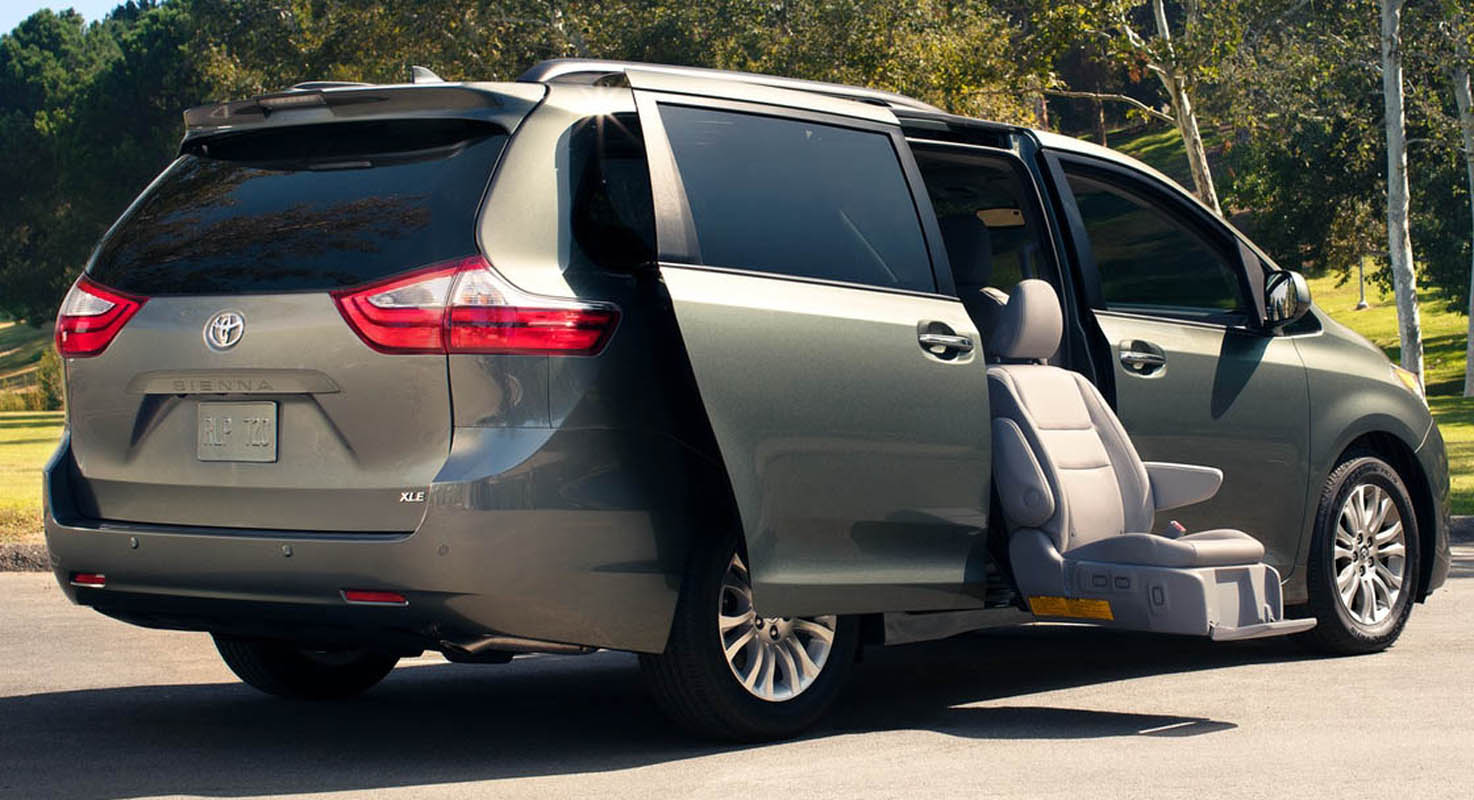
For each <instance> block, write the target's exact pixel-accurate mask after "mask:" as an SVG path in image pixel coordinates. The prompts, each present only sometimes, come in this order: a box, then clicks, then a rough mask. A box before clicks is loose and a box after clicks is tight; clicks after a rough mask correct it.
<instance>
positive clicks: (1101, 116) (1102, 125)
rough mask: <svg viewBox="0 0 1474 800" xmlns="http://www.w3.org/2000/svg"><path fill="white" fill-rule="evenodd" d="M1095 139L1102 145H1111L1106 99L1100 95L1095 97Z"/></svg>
mask: <svg viewBox="0 0 1474 800" xmlns="http://www.w3.org/2000/svg"><path fill="white" fill-rule="evenodd" d="M1095 139H1096V141H1097V142H1098V143H1099V144H1100V146H1101V147H1109V146H1110V140H1109V138H1108V137H1107V136H1106V119H1105V101H1103V100H1101V99H1100V98H1099V97H1097V98H1095Z"/></svg>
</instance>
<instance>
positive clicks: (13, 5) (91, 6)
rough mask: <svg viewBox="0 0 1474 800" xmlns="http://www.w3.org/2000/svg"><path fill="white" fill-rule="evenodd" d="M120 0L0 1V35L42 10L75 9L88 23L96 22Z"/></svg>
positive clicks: (118, 3) (120, 0) (119, 2)
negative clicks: (67, 0)
mask: <svg viewBox="0 0 1474 800" xmlns="http://www.w3.org/2000/svg"><path fill="white" fill-rule="evenodd" d="M121 2H122V0H71V2H60V3H48V2H44V0H0V33H10V32H11V31H13V30H15V26H17V25H19V24H20V21H21V20H23V19H25V18H26V17H29V16H30V15H32V14H34V13H36V12H37V11H40V10H41V9H43V8H50V9H53V10H56V11H62V10H65V9H68V8H72V9H76V11H77V13H78V14H81V15H82V16H84V17H86V18H87V21H88V22H96V21H97V20H100V19H102V17H103V15H104V14H106V13H107V12H109V11H112V10H113V9H114V8H117V7H118V6H119V5H120V4H121Z"/></svg>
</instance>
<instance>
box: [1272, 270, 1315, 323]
mask: <svg viewBox="0 0 1474 800" xmlns="http://www.w3.org/2000/svg"><path fill="white" fill-rule="evenodd" d="M1308 311H1310V284H1308V283H1306V282H1305V276H1304V275H1301V274H1300V273H1298V272H1295V271H1294V270H1288V269H1286V270H1280V271H1279V272H1271V273H1270V274H1269V277H1267V278H1265V279H1264V324H1265V325H1266V326H1268V327H1271V328H1282V327H1284V326H1286V325H1289V324H1290V323H1292V322H1295V321H1296V320H1298V319H1300V318H1301V317H1303V316H1305V314H1306V312H1308Z"/></svg>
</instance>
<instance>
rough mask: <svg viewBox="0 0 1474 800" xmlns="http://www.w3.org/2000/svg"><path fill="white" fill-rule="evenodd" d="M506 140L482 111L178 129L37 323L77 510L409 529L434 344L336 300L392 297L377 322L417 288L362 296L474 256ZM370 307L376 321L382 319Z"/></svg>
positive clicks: (406, 310) (431, 425)
mask: <svg viewBox="0 0 1474 800" xmlns="http://www.w3.org/2000/svg"><path fill="white" fill-rule="evenodd" d="M275 121H276V122H278V123H279V122H280V120H279V119H278V120H275ZM507 136H508V133H507V130H506V127H505V126H503V125H497V124H495V123H494V122H493V121H488V120H476V119H466V118H454V117H442V118H431V119H425V118H421V119H377V120H356V121H347V122H343V121H336V122H332V123H328V124H310V125H298V126H293V125H282V124H276V125H273V126H270V127H269V128H264V129H260V130H251V129H250V128H249V126H248V127H247V129H245V130H244V131H241V132H227V133H222V134H217V135H212V136H209V137H203V138H194V139H187V140H186V144H185V147H184V155H182V156H181V157H180V158H179V159H178V160H177V161H175V162H174V164H173V165H171V166H170V167H169V168H168V169H167V170H166V171H165V172H164V173H163V174H162V175H161V176H160V177H159V178H158V179H157V180H156V181H155V182H154V183H153V184H152V185H151V186H150V187H149V188H148V189H147V190H146V191H145V192H144V194H143V195H142V196H140V198H139V199H138V200H137V201H135V203H134V205H133V206H132V207H131V208H130V209H129V210H128V211H127V212H126V213H125V215H124V216H123V218H122V219H120V220H119V221H118V223H117V224H116V225H115V226H114V227H113V229H112V230H111V231H109V233H108V235H107V236H106V237H105V238H104V240H103V242H102V243H101V244H100V245H99V247H98V250H97V251H96V253H95V255H94V257H93V260H92V262H91V263H90V264H89V265H88V268H87V271H86V273H85V275H84V276H83V278H82V279H81V280H80V281H79V284H78V286H77V287H74V289H73V290H72V293H71V294H70V295H69V296H68V299H67V301H66V304H65V305H64V307H63V310H62V317H61V318H60V320H59V322H58V342H59V346H60V347H61V349H62V350H63V352H64V354H65V353H66V352H68V351H69V350H70V351H71V352H72V353H74V354H75V355H73V356H72V357H69V358H67V359H66V363H67V381H68V387H67V388H68V405H69V420H70V424H71V430H72V452H73V455H74V458H75V461H76V465H77V469H78V471H79V473H80V477H81V479H82V480H81V481H79V487H80V491H79V495H80V497H79V507H80V509H81V511H82V512H83V513H85V514H88V515H89V516H92V517H95V518H97V519H103V520H117V521H128V522H138V523H156V524H169V525H187V526H210V527H227V528H251V529H278V530H302V531H353V532H404V531H411V530H413V529H414V528H415V527H416V526H417V524H418V523H419V520H420V518H421V516H422V515H423V510H424V491H425V489H426V487H427V485H428V484H429V483H430V482H431V480H432V479H433V478H434V476H435V474H436V472H437V470H438V469H439V467H440V466H441V464H442V463H443V462H444V460H445V457H446V455H447V453H448V451H449V448H450V439H451V426H452V421H451V407H450V396H449V386H448V379H447V357H446V355H445V353H444V352H443V351H441V350H439V349H438V345H436V346H429V347H416V346H413V345H414V344H415V343H414V342H413V341H409V342H408V344H409V345H410V346H406V347H399V348H396V347H387V346H383V345H384V342H383V341H380V342H378V343H375V344H372V345H371V343H370V342H371V338H370V337H369V336H367V335H365V334H363V332H362V326H361V325H359V324H355V323H354V322H350V317H352V314H351V313H350V311H348V310H345V309H344V307H343V306H344V305H345V303H347V304H348V305H351V304H352V303H353V302H355V298H356V299H357V301H363V300H364V298H367V299H368V300H369V301H372V302H373V303H374V305H375V306H377V305H378V300H377V299H376V298H383V297H388V298H389V300H390V301H392V302H391V303H390V305H392V304H394V303H399V304H400V305H402V306H403V307H402V308H398V307H396V308H394V309H391V310H389V311H386V312H384V314H385V315H386V316H389V317H392V315H393V314H400V313H402V314H416V313H418V312H417V311H416V306H415V297H414V296H413V294H414V292H415V291H419V289H418V288H416V287H410V289H409V290H407V291H399V292H398V293H397V294H394V295H390V294H382V293H381V294H379V295H374V294H373V292H374V291H379V292H384V291H386V290H385V289H383V288H382V287H384V286H385V285H389V289H388V290H387V291H390V292H393V291H394V290H393V286H392V284H396V283H403V281H400V280H398V279H397V278H395V276H400V275H404V274H412V275H420V274H422V272H426V271H428V272H429V273H436V274H438V272H437V270H438V271H440V272H443V271H444V269H445V266H444V265H447V264H450V265H455V264H458V263H460V262H462V261H464V260H466V259H467V258H468V257H475V254H476V251H477V247H476V242H475V222H476V216H477V212H478V208H479V206H480V203H481V199H482V195H483V193H484V192H485V189H486V186H487V183H488V181H489V179H490V176H491V173H492V170H493V168H494V166H495V164H496V162H497V159H498V157H499V155H500V153H501V152H502V150H503V148H504V146H505V144H506V140H507ZM437 285H438V284H437ZM376 286H378V287H380V288H378V289H374V288H373V287H376ZM364 287H369V291H368V292H367V293H365V292H364V291H363V289H364ZM355 293H356V294H355ZM109 304H111V305H109ZM360 305H361V306H362V307H363V308H366V309H368V311H370V312H373V311H374V308H370V307H369V306H368V305H364V304H363V303H362V302H360ZM98 309H103V312H104V313H101V314H95V312H97V310H98ZM69 312H72V313H75V314H78V315H80V316H68V314H69ZM88 315H92V316H88ZM78 320H80V321H81V322H80V323H78ZM91 320H98V321H97V322H90V321H91ZM358 321H359V322H362V319H361V318H359V320H358ZM381 321H383V322H384V323H385V324H386V325H388V326H390V327H389V328H386V330H388V331H389V333H390V334H394V330H395V329H394V328H393V326H395V325H398V324H399V323H398V322H396V321H395V319H394V318H389V319H387V320H381ZM68 325H70V329H69V330H66V331H64V328H67V326H68ZM89 325H91V326H92V328H94V330H88V327H89ZM109 326H115V327H113V328H110V327H109ZM432 335H433V334H432ZM68 337H71V338H68ZM386 341H389V340H386ZM99 344H100V345H101V347H100V348H98V345H99ZM98 349H100V352H95V353H89V350H98Z"/></svg>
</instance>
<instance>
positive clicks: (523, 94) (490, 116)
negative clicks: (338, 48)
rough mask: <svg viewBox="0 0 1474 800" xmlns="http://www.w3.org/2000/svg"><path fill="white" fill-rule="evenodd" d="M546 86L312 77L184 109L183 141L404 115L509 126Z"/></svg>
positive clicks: (520, 116)
mask: <svg viewBox="0 0 1474 800" xmlns="http://www.w3.org/2000/svg"><path fill="white" fill-rule="evenodd" d="M422 69H423V68H422ZM426 72H429V70H426ZM431 74H433V73H431ZM421 80H424V79H423V78H421ZM546 91H547V89H546V87H542V86H529V85H527V84H515V83H445V82H443V81H441V82H430V83H424V82H421V83H414V84H397V85H394V84H391V85H378V84H364V83H347V82H339V81H312V82H308V83H300V84H297V85H296V86H294V87H292V88H291V89H289V90H287V91H284V92H274V93H272V94H264V95H261V96H259V97H253V98H250V99H248V100H234V101H229V102H223V103H208V104H206V105H201V106H195V107H194V108H191V109H188V110H186V111H185V112H184V125H185V135H184V138H185V141H189V140H190V139H193V138H196V137H199V136H209V135H214V134H217V133H224V132H227V131H237V130H243V129H249V128H260V127H269V126H270V127H275V126H281V125H305V124H313V123H319V122H347V121H352V120H369V119H392V118H404V117H459V118H466V119H481V120H486V121H488V122H493V123H497V124H500V125H502V126H504V127H507V128H508V129H509V130H510V129H511V128H512V127H515V125H516V123H517V122H518V121H520V120H521V118H522V116H524V115H525V114H526V113H527V112H528V111H529V110H531V108H532V106H533V105H535V104H536V103H537V102H538V101H540V100H541V99H542V97H543V95H544V94H545V93H546Z"/></svg>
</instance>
